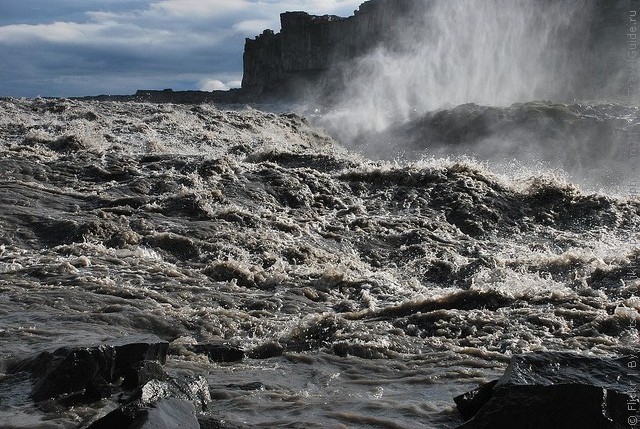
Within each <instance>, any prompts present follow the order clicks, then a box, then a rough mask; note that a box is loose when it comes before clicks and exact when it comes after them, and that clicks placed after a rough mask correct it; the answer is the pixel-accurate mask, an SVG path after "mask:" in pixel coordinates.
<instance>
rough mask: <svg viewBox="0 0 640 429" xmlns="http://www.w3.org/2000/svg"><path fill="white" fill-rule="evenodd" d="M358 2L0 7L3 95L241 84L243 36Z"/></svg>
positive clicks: (208, 0) (114, 1)
mask: <svg viewBox="0 0 640 429" xmlns="http://www.w3.org/2000/svg"><path fill="white" fill-rule="evenodd" d="M360 3H361V0H289V1H253V0H251V1H250V0H163V1H149V0H144V1H140V0H134V1H131V0H126V1H125V0H89V1H86V0H83V1H73V0H62V1H57V2H55V3H53V2H43V1H37V0H25V1H21V2H10V1H6V0H2V1H1V2H0V58H2V62H3V65H2V67H0V96H14V97H35V96H82V95H97V94H127V93H132V92H134V91H135V90H136V89H140V88H156V89H162V88H173V89H174V90H192V89H202V90H213V89H227V88H230V87H237V86H239V83H240V80H241V77H242V50H243V46H244V39H245V38H246V37H252V36H254V35H255V34H257V33H259V32H260V31H262V30H263V29H264V28H273V29H276V30H277V29H278V28H279V21H278V19H279V14H280V13H281V12H283V11H286V10H306V11H309V12H311V13H316V14H326V13H330V14H338V15H344V16H347V15H350V14H351V13H352V12H353V10H354V9H356V8H357V7H358V5H359V4H360Z"/></svg>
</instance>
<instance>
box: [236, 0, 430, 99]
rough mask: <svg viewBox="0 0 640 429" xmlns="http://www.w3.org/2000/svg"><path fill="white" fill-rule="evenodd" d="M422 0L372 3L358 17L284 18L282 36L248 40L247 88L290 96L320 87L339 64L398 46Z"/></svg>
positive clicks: (305, 15) (269, 34) (244, 85)
mask: <svg viewBox="0 0 640 429" xmlns="http://www.w3.org/2000/svg"><path fill="white" fill-rule="evenodd" d="M420 3H421V2H420V0H370V1H367V2H365V3H363V4H362V5H360V7H359V8H358V10H356V11H355V12H354V15H353V16H351V17H348V18H343V17H339V16H335V15H324V16H314V15H310V14H308V13H306V12H285V13H282V14H281V15H280V23H281V31H280V32H279V33H275V32H274V31H273V30H265V31H264V32H263V33H262V34H261V35H259V36H257V37H256V38H255V39H247V40H246V43H245V50H244V58H243V59H244V75H243V79H242V89H243V90H244V91H247V92H248V93H250V94H252V95H254V96H262V95H268V94H272V95H287V94H288V93H289V92H290V91H291V90H292V89H293V88H294V86H296V84H299V83H309V82H314V83H316V82H317V81H318V80H319V78H320V77H321V76H322V74H323V73H324V72H326V71H328V70H330V69H331V68H333V67H334V66H335V65H336V64H339V63H341V62H344V61H348V60H351V59H353V58H356V57H358V56H360V55H363V54H365V53H367V52H368V51H369V50H370V49H372V48H374V47H376V46H379V45H380V44H384V43H392V40H393V37H391V33H393V32H394V31H395V29H396V28H398V27H399V26H400V25H401V23H402V21H403V20H406V19H409V18H410V16H411V11H412V10H414V9H415V8H416V7H417V6H418V5H419V4H420Z"/></svg>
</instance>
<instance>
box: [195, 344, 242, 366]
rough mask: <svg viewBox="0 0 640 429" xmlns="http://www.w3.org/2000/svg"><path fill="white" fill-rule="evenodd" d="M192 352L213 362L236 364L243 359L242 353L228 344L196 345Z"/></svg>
mask: <svg viewBox="0 0 640 429" xmlns="http://www.w3.org/2000/svg"><path fill="white" fill-rule="evenodd" d="M193 350H194V351H195V352H196V353H201V354H205V355H207V357H208V358H209V360H211V361H213V362H238V361H241V360H242V359H243V358H244V351H242V350H241V349H239V348H237V347H233V346H231V345H228V344H196V345H195V346H194V347H193Z"/></svg>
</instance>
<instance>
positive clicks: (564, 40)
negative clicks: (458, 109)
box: [242, 0, 640, 100]
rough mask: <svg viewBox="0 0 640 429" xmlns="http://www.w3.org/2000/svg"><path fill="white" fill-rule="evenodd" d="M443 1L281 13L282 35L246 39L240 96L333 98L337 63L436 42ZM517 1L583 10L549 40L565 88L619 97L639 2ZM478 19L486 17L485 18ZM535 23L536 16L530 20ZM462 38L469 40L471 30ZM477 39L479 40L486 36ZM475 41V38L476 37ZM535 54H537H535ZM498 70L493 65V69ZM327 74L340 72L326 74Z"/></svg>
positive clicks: (374, 0) (375, 0)
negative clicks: (561, 64)
mask: <svg viewBox="0 0 640 429" xmlns="http://www.w3.org/2000/svg"><path fill="white" fill-rule="evenodd" d="M439 1H440V0H370V1H367V2H365V3H363V4H362V5H361V6H360V7H359V9H358V10H356V11H355V13H354V15H353V16H351V17H348V18H342V17H339V16H333V15H324V16H314V15H310V14H308V13H306V12H286V13H283V14H281V31H280V32H279V33H276V32H274V31H273V30H265V31H264V32H263V33H262V34H261V35H259V36H257V37H256V38H255V39H247V40H246V44H245V51H244V75H243V80H242V93H243V94H244V95H245V96H246V97H249V98H251V99H265V98H270V97H276V98H277V97H284V98H286V99H290V98H291V96H292V95H296V96H302V97H304V96H305V94H304V93H305V92H308V91H312V90H316V92H317V93H321V94H322V95H323V96H325V97H327V96H328V97H330V96H331V95H330V94H331V93H340V91H341V89H342V87H341V86H340V85H344V82H343V80H344V79H341V76H342V73H341V72H342V71H344V70H345V69H344V68H342V67H340V65H347V67H351V70H352V69H353V66H354V64H355V63H354V62H353V61H352V60H353V59H355V58H358V57H361V56H363V55H366V54H367V53H368V52H370V51H372V49H374V48H376V47H379V46H383V47H385V48H388V49H391V50H405V51H406V50H411V49H412V46H411V45H413V48H415V45H416V44H421V43H427V44H428V42H429V40H428V39H431V42H433V41H434V40H435V39H438V38H439V34H438V33H437V32H438V31H442V28H440V29H437V27H434V26H433V22H434V19H435V20H437V19H439V17H438V13H442V8H438V7H436V6H437V5H438V2H439ZM520 2H521V3H522V4H523V9H526V7H528V6H531V4H535V7H539V8H545V7H547V8H548V6H549V5H553V4H555V3H558V2H560V3H562V4H563V6H567V5H568V6H569V8H575V10H584V11H585V15H586V17H585V19H584V20H582V21H580V22H570V23H568V24H566V25H565V26H564V27H563V28H561V29H559V30H558V32H556V33H553V34H552V37H553V39H554V40H551V41H548V44H549V50H550V51H549V52H553V50H556V51H557V50H559V49H563V50H564V51H563V52H565V53H566V55H565V57H566V58H567V61H571V64H570V67H568V68H567V70H569V71H570V73H569V74H570V76H571V82H570V85H569V84H568V85H567V87H569V86H571V87H572V88H573V89H575V91H573V92H571V97H575V96H576V95H580V96H581V97H582V98H585V99H592V98H602V97H604V98H613V97H614V96H619V95H620V94H619V93H616V94H613V93H612V89H611V88H612V87H615V88H616V89H614V91H616V92H620V88H621V87H622V86H621V85H618V84H617V83H616V84H615V85H612V82H613V81H615V82H618V81H621V80H622V79H624V76H622V73H623V72H624V70H625V69H627V68H628V67H627V66H626V65H625V60H626V58H624V55H626V52H623V51H624V49H625V46H626V44H627V42H628V41H627V40H626V39H625V37H626V36H625V34H626V33H628V28H627V27H628V25H627V24H628V21H629V11H630V10H631V9H633V7H634V5H636V6H637V5H638V4H640V1H639V0H631V1H630V3H629V5H627V2H625V1H611V0H573V1H572V2H571V3H570V4H569V2H568V0H542V1H539V2H536V1H533V0H532V1H531V4H530V3H527V1H526V0H522V1H520ZM461 4H462V5H463V6H464V5H466V6H464V7H468V8H471V9H473V7H474V5H476V6H477V5H480V4H482V1H481V0H478V3H477V4H476V3H474V2H473V1H467V2H463V3H461ZM461 7H462V6H461ZM630 8H631V9H630ZM636 9H637V8H636ZM549 10H552V8H549ZM432 12H433V13H432ZM477 18H478V19H487V17H486V16H485V17H482V16H478V17H477ZM567 19H568V20H570V18H567ZM531 20H534V18H533V17H531ZM513 21H516V19H514V20H513ZM416 24H417V25H416ZM458 25H460V26H463V28H458V30H460V29H464V28H466V27H469V26H470V25H471V24H470V23H469V22H460V23H455V24H451V25H448V26H445V27H444V28H445V29H446V31H456V29H455V28H451V27H452V26H453V27H456V26H458ZM527 25H529V26H531V27H532V28H535V26H536V24H535V22H533V21H532V22H528V23H527ZM464 26H466V27H464ZM412 32H413V33H412ZM461 33H464V34H466V35H469V32H468V31H467V32H466V33H465V32H464V31H463V32H461ZM534 33H535V32H532V34H531V37H532V38H535V37H540V35H536V34H534ZM477 36H479V37H478V40H480V41H481V40H482V37H480V36H482V34H477ZM461 37H462V36H461ZM425 38H427V40H425ZM474 38H475V36H473V37H472V39H474ZM505 40H506V42H505V43H508V41H509V36H508V35H505ZM407 42H408V43H407ZM476 42H477V41H476V40H475V39H474V40H470V41H469V48H468V49H467V51H465V52H466V54H465V55H471V52H485V51H487V50H491V49H495V51H496V52H501V50H500V47H487V46H483V47H480V46H478V47H477V49H476V48H475V47H474V43H476ZM556 42H558V43H556ZM477 43H481V42H477ZM526 51H527V46H522V50H521V52H526ZM420 52H421V53H422V54H423V55H424V60H425V61H439V59H438V58H437V56H436V55H434V57H433V58H432V57H431V56H430V54H429V51H428V50H424V49H423V50H422V51H420ZM462 54H464V53H461V55H462ZM532 55H534V56H535V54H534V53H532ZM549 57H552V56H551V55H549ZM511 60H512V59H510V58H502V59H500V61H511ZM547 60H548V58H547V59H546V60H545V58H540V61H543V62H544V61H547ZM553 62H554V61H548V63H549V67H552V66H553V65H554V64H553ZM499 65H500V64H499V63H496V66H497V67H496V68H498V66H499ZM468 68H469V69H468V70H467V72H468V73H469V74H471V73H473V72H474V67H473V65H469V67H468ZM327 71H334V72H335V73H333V74H327V73H326V72H327ZM565 71H566V70H565ZM425 79H426V77H425ZM605 88H606V90H605ZM306 95H308V94H306ZM316 95H317V94H316ZM557 98H558V100H563V99H567V98H568V96H567V94H557Z"/></svg>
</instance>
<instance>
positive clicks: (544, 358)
mask: <svg viewBox="0 0 640 429" xmlns="http://www.w3.org/2000/svg"><path fill="white" fill-rule="evenodd" d="M639 360H640V356H638V355H629V356H624V357H619V358H613V359H605V358H598V357H587V356H581V355H577V354H572V353H554V352H548V353H534V354H527V355H518V356H515V357H514V358H513V359H512V360H511V363H510V364H509V367H508V368H507V370H506V372H505V374H504V375H503V376H502V378H500V379H499V380H497V381H493V382H491V383H488V384H485V385H484V386H481V387H480V388H479V389H476V390H474V391H472V392H468V393H466V394H464V395H461V396H458V397H456V398H455V399H454V400H455V402H456V405H457V407H458V410H459V411H460V413H461V414H462V416H463V418H465V419H469V420H468V421H467V422H466V423H464V424H463V425H462V426H459V428H458V429H476V428H489V427H490V428H495V429H500V428H505V429H506V428H513V427H518V428H525V429H526V428H530V429H534V428H564V429H571V428H580V429H584V428H593V429H607V428H611V429H617V428H622V427H628V421H629V420H628V419H629V418H633V416H635V412H636V411H635V410H637V409H638V400H637V396H636V393H635V386H637V385H638V383H640V374H639V373H638V371H637V364H638V361H639ZM630 405H631V406H630Z"/></svg>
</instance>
